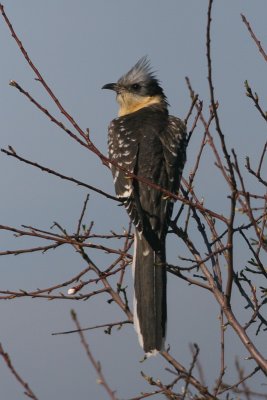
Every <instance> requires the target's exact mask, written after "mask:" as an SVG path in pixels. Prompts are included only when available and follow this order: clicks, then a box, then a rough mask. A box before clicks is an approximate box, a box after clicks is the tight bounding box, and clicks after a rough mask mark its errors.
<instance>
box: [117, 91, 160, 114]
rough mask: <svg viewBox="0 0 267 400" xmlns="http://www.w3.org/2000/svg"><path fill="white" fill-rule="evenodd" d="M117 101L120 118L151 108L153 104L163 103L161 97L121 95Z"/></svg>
mask: <svg viewBox="0 0 267 400" xmlns="http://www.w3.org/2000/svg"><path fill="white" fill-rule="evenodd" d="M117 101H118V103H119V113H118V115H119V117H122V116H124V115H127V114H131V113H134V112H136V111H138V110H140V109H141V108H144V107H149V106H151V105H153V104H160V103H162V97H161V96H137V97H135V96H132V95H128V94H126V93H125V94H119V95H118V96H117Z"/></svg>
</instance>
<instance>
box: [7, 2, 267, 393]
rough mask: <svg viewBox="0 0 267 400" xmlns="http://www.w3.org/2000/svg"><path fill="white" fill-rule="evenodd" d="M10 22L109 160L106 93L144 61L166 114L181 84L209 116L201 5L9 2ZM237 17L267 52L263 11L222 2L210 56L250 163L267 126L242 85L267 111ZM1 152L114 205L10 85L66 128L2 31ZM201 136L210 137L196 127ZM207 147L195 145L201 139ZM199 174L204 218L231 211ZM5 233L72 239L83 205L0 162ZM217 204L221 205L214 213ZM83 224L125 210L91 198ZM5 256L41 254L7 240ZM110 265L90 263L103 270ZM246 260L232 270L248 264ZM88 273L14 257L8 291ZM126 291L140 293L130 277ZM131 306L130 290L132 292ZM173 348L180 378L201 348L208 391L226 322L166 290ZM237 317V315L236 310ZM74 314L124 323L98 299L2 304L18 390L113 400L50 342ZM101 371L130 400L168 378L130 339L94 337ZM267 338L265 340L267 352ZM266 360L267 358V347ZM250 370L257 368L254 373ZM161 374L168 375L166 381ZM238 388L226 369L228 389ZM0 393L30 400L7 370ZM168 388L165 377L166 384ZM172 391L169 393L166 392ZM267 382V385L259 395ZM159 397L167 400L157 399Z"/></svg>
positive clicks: (184, 104) (65, 339) (209, 307)
mask: <svg viewBox="0 0 267 400" xmlns="http://www.w3.org/2000/svg"><path fill="white" fill-rule="evenodd" d="M2 3H3V4H4V6H5V11H6V13H7V14H8V16H9V17H10V19H11V21H12V23H13V26H14V28H15V30H16V32H17V34H18V35H19V37H20V39H21V40H22V42H23V44H24V46H25V47H26V49H27V51H28V53H29V55H30V57H31V58H32V60H33V61H34V63H35V64H36V65H37V66H38V67H39V69H40V71H41V73H42V74H43V76H44V78H45V79H46V80H47V82H48V83H49V85H50V86H51V87H52V88H53V90H54V92H55V93H56V95H57V97H58V98H59V99H60V100H61V101H62V103H63V105H64V106H65V107H66V109H67V110H68V111H69V112H70V113H71V114H72V115H73V117H74V118H76V119H77V121H78V123H79V124H80V126H81V127H83V128H84V129H85V128H87V127H88V128H90V132H91V138H92V140H93V142H94V143H95V144H96V146H97V147H99V148H100V150H101V151H102V152H103V153H106V152H107V144H106V142H107V126H108V123H109V121H110V120H111V119H112V118H114V117H115V116H116V113H117V105H116V102H115V98H114V94H113V93H110V92H107V91H101V87H102V86H103V85H104V84H105V83H108V82H113V81H116V80H117V79H118V78H119V77H120V76H121V75H122V74H123V73H125V72H127V71H128V69H129V68H130V67H131V66H132V65H133V64H135V62H136V61H137V60H138V59H139V58H140V57H142V56H143V55H148V57H149V58H150V59H151V64H152V66H153V68H154V70H155V71H157V75H158V77H159V78H160V80H161V82H162V85H163V87H164V89H165V93H166V95H167V97H168V100H169V103H170V104H171V113H173V114H174V115H177V116H180V117H181V118H184V117H185V115H186V114H187V111H188V109H189V106H190V97H189V94H188V90H187V88H186V84H185V79H184V78H185V76H189V77H190V79H191V82H192V85H193V87H194V89H195V91H196V92H198V93H199V95H200V98H201V99H203V100H204V106H205V107H206V111H205V114H206V115H207V109H208V104H209V92H208V85H207V78H206V77H207V65H206V64H207V63H206V57H205V29H206V13H207V1H204V0H203V1H196V0H195V1H194V0H167V1H160V0H146V1H142V0H135V1H125V0H112V1H104V0H91V1H86V0H78V1H76V2H73V1H70V0H53V1H51V0H47V1H45V2H40V1H39V2H37V1H35V0H24V1H23V2H22V1H20V0H8V1H7V0H6V1H5V0H3V1H2ZM240 13H244V14H245V15H246V17H247V18H248V19H249V21H250V23H251V24H252V27H253V28H254V29H255V32H256V33H257V34H258V37H259V38H260V39H261V41H262V43H263V45H265V48H267V39H266V13H267V4H266V1H265V0H262V1H260V0H258V1H256V2H255V1H254V2H252V1H249V0H235V1H234V2H233V1H230V0H225V1H223V2H222V1H215V5H214V8H213V25H212V57H213V69H214V82H215V87H216V97H217V98H218V100H219V103H220V118H221V123H222V127H223V131H224V134H225V136H226V140H227V143H228V144H229V148H232V147H234V148H235V149H236V151H237V153H238V156H239V159H240V162H241V164H242V163H244V160H245V156H246V155H250V156H251V158H253V156H254V157H255V156H256V155H257V154H259V153H260V152H261V150H262V146H263V143H264V142H265V138H266V127H265V124H264V121H263V120H261V119H260V117H259V116H258V113H257V111H256V110H255V108H254V107H253V105H252V104H251V102H250V101H249V99H248V98H247V97H246V96H245V90H244V81H245V80H246V79H247V80H248V81H249V83H250V84H251V86H252V87H253V88H254V89H255V90H256V91H257V93H258V94H259V96H260V98H261V101H262V104H266V102H267V92H266V84H265V82H266V63H265V62H264V60H263V58H262V57H261V56H260V55H259V54H258V51H257V48H256V46H255V44H254V43H253V42H252V40H251V38H250V37H249V35H248V33H247V31H246V28H245V26H244V24H243V23H242V21H241V17H240ZM0 38H1V64H0V65H1V67H0V68H1V74H0V121H1V135H0V146H1V148H6V147H7V146H8V145H12V146H13V147H14V148H15V149H16V150H17V152H18V153H20V154H21V155H23V156H25V157H26V158H27V157H28V158H31V159H32V160H34V161H38V162H39V163H41V164H45V165H47V166H49V167H50V168H54V169H56V170H58V171H61V172H63V173H65V174H66V175H70V176H73V177H75V178H77V179H80V180H83V181H84V182H87V183H89V184H91V185H96V186H97V187H100V188H102V189H104V190H106V191H107V192H109V193H113V192H114V191H113V183H112V179H111V176H110V172H109V171H108V170H107V169H106V168H104V167H103V166H102V165H101V163H100V161H99V160H98V159H97V157H95V156H94V155H93V154H92V153H89V152H88V151H86V150H85V149H84V148H81V147H80V146H79V145H78V144H76V143H75V142H73V141H71V140H70V139H69V138H68V137H67V136H66V135H65V134H64V132H63V131H60V130H59V129H58V128H57V127H56V126H53V124H51V122H50V121H49V120H48V119H47V118H46V117H45V116H44V115H42V114H41V113H40V112H39V111H38V110H36V109H35V108H34V107H33V105H32V104H31V103H30V102H29V101H27V100H26V99H25V98H24V97H23V96H21V95H20V94H19V93H18V92H17V91H16V90H15V89H14V88H12V87H10V86H9V85H8V83H9V81H10V80H11V79H14V80H16V81H17V82H18V83H19V84H20V85H22V87H24V88H25V89H26V90H28V91H29V92H30V93H31V94H32V95H33V97H35V98H36V99H37V100H38V101H40V102H42V104H43V105H44V106H45V107H47V108H48V109H49V110H50V111H52V113H53V114H54V115H56V116H58V117H60V119H62V117H61V116H60V115H59V112H58V111H57V110H56V109H55V107H54V105H53V104H52V102H51V100H50V99H49V98H48V97H47V95H46V93H44V91H43V90H42V88H41V87H40V85H39V84H38V82H36V81H35V80H34V75H33V73H32V71H31V70H30V68H29V67H28V65H27V64H26V62H25V60H24V58H23V57H22V55H21V54H20V51H19V49H18V47H17V45H16V44H15V42H14V40H13V39H12V38H11V36H10V33H9V31H8V29H7V26H6V25H5V24H4V22H3V20H1V19H0ZM198 133H199V135H201V136H202V133H203V129H202V128H201V127H199V129H198ZM199 137H200V136H199ZM198 143H199V142H198V139H194V140H193V141H192V144H190V148H189V153H188V163H187V167H186V171H185V174H186V173H188V171H190V167H192V165H193V162H194V155H195V152H196V150H197V145H198ZM205 160H206V161H203V165H202V168H203V171H204V172H203V174H202V176H201V177H199V179H198V181H197V182H196V185H197V187H196V188H197V190H198V193H199V194H200V196H201V194H202V193H205V196H206V197H205V201H206V203H205V204H206V205H207V207H211V208H215V209H217V210H220V211H223V210H224V207H225V204H227V203H226V202H225V200H226V199H225V197H226V196H225V192H224V189H225V187H224V185H223V184H222V183H221V181H220V180H218V179H217V176H216V174H215V175H214V169H213V168H211V167H210V166H212V162H213V161H212V160H211V158H209V157H207V158H206V159H205ZM0 184H1V197H0V206H1V220H0V223H1V224H3V225H4V224H5V225H10V226H17V227H19V226H20V225H21V224H26V225H32V226H35V227H39V228H41V229H49V227H50V226H51V225H52V224H53V221H57V222H59V223H61V224H62V225H63V226H64V227H65V228H67V229H69V230H70V232H73V231H75V228H76V223H77V219H78V217H79V213H80V210H81V207H82V204H83V201H84V199H85V195H86V193H87V191H86V190H84V189H81V188H79V187H76V186H75V185H72V184H70V183H68V182H62V181H59V180H57V179H56V178H55V177H52V176H47V175H45V174H43V173H42V172H40V171H38V170H35V169H33V168H30V167H28V166H26V165H22V164H20V163H19V162H17V161H16V160H14V159H11V158H8V157H6V156H5V155H4V154H3V153H1V155H0ZM214 204H216V206H214ZM87 220H88V222H90V221H91V220H94V221H95V233H104V231H106V232H108V231H109V230H110V229H116V230H117V231H118V230H120V229H122V227H123V226H127V217H126V213H125V212H124V210H123V209H122V208H120V207H117V206H116V204H115V203H112V202H109V201H108V200H106V199H104V198H102V197H100V196H98V195H97V194H94V193H92V194H91V197H90V203H89V210H88V213H87ZM0 240H1V250H6V249H11V248H23V246H26V245H37V244H38V243H39V242H38V243H37V242H34V243H33V242H32V241H27V240H26V239H21V238H20V239H19V238H18V239H16V240H15V241H14V238H13V237H12V235H8V234H7V233H6V232H0ZM169 248H170V250H169V254H170V257H172V258H173V259H174V260H175V259H176V260H177V258H176V257H177V251H176V249H175V251H174V250H173V249H172V246H171V245H169ZM105 257H106V256H103V255H102V254H100V253H93V258H94V260H95V262H96V263H97V264H98V265H101V263H102V264H105V262H106V260H107V259H106V258H105ZM240 260H241V258H240V259H239V256H237V258H236V261H237V262H239V261H240ZM83 267H84V265H83V264H82V262H81V260H80V259H79V257H78V255H77V254H75V253H73V251H71V250H70V249H69V250H68V249H66V248H64V249H59V250H57V251H54V252H52V253H47V254H45V255H40V254H39V255H38V254H33V255H30V256H19V257H14V256H9V257H2V258H1V259H0V289H1V290H6V289H10V290H11V289H14V290H18V289H26V290H33V289H35V288H40V287H42V288H43V287H47V286H49V285H51V284H55V283H57V282H63V281H64V280H67V279H69V278H70V277H72V276H73V275H75V274H77V273H78V272H79V271H80V270H81V269H82V268H83ZM128 275H129V286H131V279H130V276H131V273H130V271H128ZM129 293H131V289H129ZM168 303H169V324H168V332H169V336H168V341H169V342H171V343H172V349H173V354H174V355H175V356H176V357H177V359H178V360H179V361H180V362H181V363H183V364H184V365H185V366H188V365H189V364H190V360H191V355H190V351H189V347H188V346H189V343H192V342H197V343H198V344H199V346H200V348H201V353H200V360H201V362H202V363H203V367H204V368H205V369H206V371H207V372H208V373H209V374H208V375H209V376H208V377H207V380H208V381H212V379H214V378H215V377H216V376H217V375H218V371H219V370H218V368H219V363H218V358H217V357H218V354H219V324H218V321H217V315H218V312H219V309H218V307H217V305H216V304H215V301H214V300H213V298H212V297H211V296H210V295H208V294H206V293H202V291H201V290H198V289H197V288H192V287H188V286H187V285H186V284H185V283H184V282H181V281H180V280H177V279H174V280H173V279H169V302H168ZM237 306H238V305H236V307H237ZM71 308H74V309H75V310H76V312H77V313H78V316H79V317H80V321H81V323H82V325H83V326H90V325H94V324H97V323H103V322H104V323H105V322H111V321H113V320H119V319H120V318H122V316H121V314H120V313H119V311H118V310H117V309H116V307H115V306H112V305H108V304H107V303H106V302H105V301H104V300H103V299H101V298H96V299H93V300H90V301H87V302H79V303H76V302H70V301H50V302H49V301H44V300H38V299H16V300H12V301H0V315H1V330H0V342H1V343H2V345H3V347H4V348H5V350H6V351H8V353H9V354H10V357H11V358H12V361H13V363H14V365H15V366H16V368H17V369H18V371H19V373H20V374H21V375H22V377H24V378H25V380H26V381H28V382H29V383H30V385H31V387H32V389H33V391H34V392H35V393H36V394H37V396H38V397H39V398H40V399H53V398H58V399H59V398H64V399H65V400H70V399H73V398H75V399H82V398H90V399H105V398H106V394H105V392H104V390H103V389H102V388H101V387H100V386H99V385H97V384H96V374H95V371H94V370H93V368H92V366H91V365H90V364H89V363H88V361H87V359H86V357H85V354H84V352H83V349H82V348H81V345H80V343H79V338H78V336H77V335H66V336H51V333H52V332H55V331H62V330H69V329H73V324H72V321H71V318H70V313H69V311H70V309H71ZM86 337H87V338H88V341H89V344H90V346H91V348H92V350H93V353H94V355H95V357H96V359H98V360H100V361H101V363H102V366H103V370H104V373H105V376H106V378H107V380H108V382H109V383H110V386H111V387H112V389H114V390H117V395H118V397H119V398H129V397H133V396H135V395H137V394H138V393H139V392H140V391H141V390H149V389H150V388H149V387H148V386H147V385H146V384H145V382H144V381H143V379H142V378H141V376H140V370H143V371H144V372H145V373H147V374H148V375H152V376H153V377H154V378H158V377H160V378H161V379H164V378H166V373H164V367H165V364H164V363H163V361H162V359H161V358H160V357H157V358H153V359H150V360H148V361H147V362H146V363H145V364H139V360H140V359H141V358H142V351H141V349H140V348H139V345H138V343H137V340H136V337H135V333H134V331H133V328H132V327H131V326H126V327H124V329H122V330H121V331H118V332H117V331H116V330H114V333H113V335H112V336H107V335H105V334H104V333H103V332H102V331H92V332H90V333H88V334H87V335H86ZM264 340H265V343H266V339H265V338H263V337H262V338H260V339H259V346H262V348H263V344H264ZM226 344H227V346H229V349H231V350H230V352H229V353H228V356H227V357H228V359H227V363H229V365H230V363H231V362H232V361H233V359H234V357H235V354H239V355H240V354H241V356H242V357H246V356H247V354H246V352H245V351H244V349H243V348H242V346H240V344H239V341H238V339H236V338H235V337H234V336H233V335H231V334H230V333H229V334H228V335H227V342H226ZM265 347H266V346H265ZM252 367H253V365H248V370H250V369H251V368H252ZM162 371H163V372H162ZM231 375H232V376H233V372H232V371H231V370H229V371H228V375H227V377H229V379H230V377H231ZM0 376H1V379H0V392H1V396H2V398H5V399H12V400H16V399H21V398H22V391H21V388H20V387H19V386H18V385H17V384H16V383H14V379H13V377H12V376H11V375H10V372H9V371H8V370H7V369H6V367H5V365H4V363H3V361H1V360H0ZM171 379H172V378H171V377H168V378H167V381H168V380H171ZM165 381H166V380H165ZM262 382H263V377H262V376H259V378H258V379H257V381H256V382H255V387H259V385H260V384H261V383H262ZM159 398H160V397H159Z"/></svg>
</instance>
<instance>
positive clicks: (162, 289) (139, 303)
mask: <svg viewBox="0 0 267 400" xmlns="http://www.w3.org/2000/svg"><path fill="white" fill-rule="evenodd" d="M165 263H166V257H165V240H164V243H162V245H161V250H160V251H157V252H156V251H154V250H153V249H152V248H151V246H150V245H149V243H148V242H147V241H146V240H145V238H144V236H143V235H142V234H140V233H139V232H136V233H135V249H134V258H133V271H134V294H135V299H134V326H135V329H136V331H137V333H138V338H139V342H140V345H141V346H142V347H143V349H144V351H145V353H152V354H153V353H156V352H158V351H160V350H162V349H163V347H164V339H165V333H166V332H165V331H166V320H167V304H166V267H165Z"/></svg>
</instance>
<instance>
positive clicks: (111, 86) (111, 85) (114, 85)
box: [102, 83, 118, 92]
mask: <svg viewBox="0 0 267 400" xmlns="http://www.w3.org/2000/svg"><path fill="white" fill-rule="evenodd" d="M102 89H109V90H114V91H115V92H117V91H118V85H117V83H107V84H106V85H104V86H102Z"/></svg>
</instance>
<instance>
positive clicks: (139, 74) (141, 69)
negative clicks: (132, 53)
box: [118, 56, 158, 85]
mask: <svg viewBox="0 0 267 400" xmlns="http://www.w3.org/2000/svg"><path fill="white" fill-rule="evenodd" d="M151 81H153V82H154V83H157V84H158V80H157V78H156V76H155V74H154V72H153V71H152V69H151V66H150V61H149V59H148V58H147V56H144V57H142V58H140V60H139V61H137V63H136V64H135V65H134V66H133V67H132V68H131V69H130V71H128V72H127V73H126V74H124V75H123V76H122V77H121V78H120V79H119V81H118V83H119V84H121V85H129V84H131V83H142V82H143V83H147V82H151Z"/></svg>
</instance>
